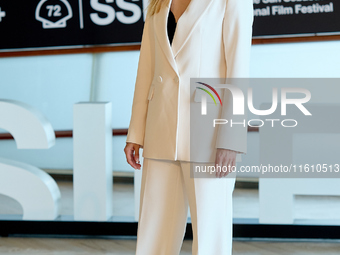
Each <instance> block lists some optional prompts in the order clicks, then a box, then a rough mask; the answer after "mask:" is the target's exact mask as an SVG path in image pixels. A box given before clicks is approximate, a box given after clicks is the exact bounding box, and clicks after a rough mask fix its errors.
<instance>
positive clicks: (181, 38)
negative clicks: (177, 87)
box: [153, 0, 213, 75]
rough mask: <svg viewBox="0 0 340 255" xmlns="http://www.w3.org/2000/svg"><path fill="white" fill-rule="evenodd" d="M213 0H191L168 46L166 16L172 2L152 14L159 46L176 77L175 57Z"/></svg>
mask: <svg viewBox="0 0 340 255" xmlns="http://www.w3.org/2000/svg"><path fill="white" fill-rule="evenodd" d="M212 1H213V0H191V2H190V3H189V5H188V7H187V9H186V10H185V11H184V13H183V14H182V16H181V17H180V18H179V20H178V22H177V26H176V30H175V35H174V38H173V41H172V45H170V42H169V39H168V32H167V22H168V15H169V12H170V6H171V2H172V0H169V3H168V4H167V5H163V6H162V7H161V9H160V11H159V12H158V13H155V14H154V19H153V20H154V29H155V33H156V37H157V39H158V41H159V44H160V46H161V48H162V50H163V52H164V54H165V55H166V57H167V59H168V61H169V63H170V64H171V66H172V67H173V69H174V70H175V72H176V73H177V75H178V69H177V65H176V62H175V57H176V56H177V54H178V53H179V52H180V51H181V49H182V48H183V46H184V44H185V43H186V41H187V40H188V39H189V36H190V34H191V33H192V31H193V30H194V28H195V26H196V24H197V23H198V21H199V20H200V18H201V17H202V15H203V14H204V12H205V11H206V10H207V9H208V7H209V5H210V4H211V3H212Z"/></svg>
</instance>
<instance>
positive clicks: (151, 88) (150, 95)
mask: <svg viewBox="0 0 340 255" xmlns="http://www.w3.org/2000/svg"><path fill="white" fill-rule="evenodd" d="M154 90H155V84H151V86H150V89H149V95H148V100H152V98H153V93H154Z"/></svg>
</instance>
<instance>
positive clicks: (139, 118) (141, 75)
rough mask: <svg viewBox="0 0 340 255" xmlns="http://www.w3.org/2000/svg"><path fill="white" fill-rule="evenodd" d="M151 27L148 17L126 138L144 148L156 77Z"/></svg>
mask: <svg viewBox="0 0 340 255" xmlns="http://www.w3.org/2000/svg"><path fill="white" fill-rule="evenodd" d="M151 26H152V22H151V17H149V15H147V16H146V19H145V22H144V28H143V35H142V41H141V47H140V54H139V60H138V69H137V78H136V82H135V91H134V96H133V104H132V111H131V119H130V124H129V129H128V134H127V138H126V142H131V143H136V144H139V145H141V147H142V148H143V144H144V134H145V124H146V115H147V109H148V91H149V89H150V85H151V82H152V79H153V75H154V40H153V33H152V27H151Z"/></svg>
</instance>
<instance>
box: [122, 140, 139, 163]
mask: <svg viewBox="0 0 340 255" xmlns="http://www.w3.org/2000/svg"><path fill="white" fill-rule="evenodd" d="M139 147H140V146H139V145H138V144H133V143H127V144H126V146H125V148H124V152H125V156H126V161H127V162H128V164H129V165H131V166H132V167H133V168H134V169H140V168H141V164H139V163H136V162H139Z"/></svg>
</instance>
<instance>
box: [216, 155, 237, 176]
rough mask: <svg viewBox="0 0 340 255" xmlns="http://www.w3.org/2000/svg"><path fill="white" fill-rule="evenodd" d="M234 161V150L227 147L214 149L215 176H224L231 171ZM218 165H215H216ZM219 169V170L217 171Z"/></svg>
mask: <svg viewBox="0 0 340 255" xmlns="http://www.w3.org/2000/svg"><path fill="white" fill-rule="evenodd" d="M235 162H236V152H235V151H232V150H228V149H220V148H219V149H217V151H216V160H215V169H216V177H217V178H220V177H224V176H227V175H228V174H229V173H231V172H232V171H233V169H234V166H235ZM216 164H218V166H219V167H217V165H216ZM217 170H220V171H217Z"/></svg>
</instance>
